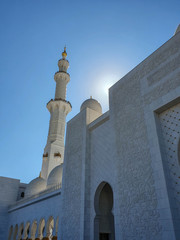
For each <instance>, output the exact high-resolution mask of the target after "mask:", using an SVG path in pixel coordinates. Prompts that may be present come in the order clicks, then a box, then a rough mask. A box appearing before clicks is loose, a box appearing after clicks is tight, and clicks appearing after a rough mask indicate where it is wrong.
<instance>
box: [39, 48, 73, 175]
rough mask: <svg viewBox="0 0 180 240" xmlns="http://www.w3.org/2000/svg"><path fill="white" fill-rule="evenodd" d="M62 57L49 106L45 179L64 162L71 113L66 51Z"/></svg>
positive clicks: (43, 173)
mask: <svg viewBox="0 0 180 240" xmlns="http://www.w3.org/2000/svg"><path fill="white" fill-rule="evenodd" d="M62 56H63V58H62V59H60V60H59V62H58V66H59V71H58V72H57V73H55V76H54V80H55V81H56V91H55V99H54V100H53V99H52V100H51V101H49V102H48V104H47V108H48V110H49V112H50V114H51V117H50V121H49V133H48V138H47V144H46V147H45V149H44V154H43V163H42V170H41V176H42V177H43V178H45V179H47V178H48V175H49V173H50V172H51V170H52V169H53V168H55V167H56V166H58V165H60V164H61V163H62V162H63V159H64V133H65V125H66V116H67V114H68V113H69V112H70V111H71V104H70V103H69V102H67V101H66V85H67V83H68V82H69V81H70V76H69V74H68V73H67V69H68V67H69V62H68V61H67V60H66V56H67V54H66V50H64V52H63V53H62Z"/></svg>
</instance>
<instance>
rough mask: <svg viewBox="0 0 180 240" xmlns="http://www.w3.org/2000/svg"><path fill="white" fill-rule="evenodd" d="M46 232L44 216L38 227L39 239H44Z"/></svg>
mask: <svg viewBox="0 0 180 240" xmlns="http://www.w3.org/2000/svg"><path fill="white" fill-rule="evenodd" d="M44 232H45V220H44V218H42V219H41V221H40V223H39V227H38V239H40V240H41V239H43V237H44Z"/></svg>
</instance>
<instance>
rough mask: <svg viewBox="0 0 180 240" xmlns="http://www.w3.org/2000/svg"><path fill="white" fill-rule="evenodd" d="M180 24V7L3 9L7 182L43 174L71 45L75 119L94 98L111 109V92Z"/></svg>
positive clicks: (21, 1) (2, 164)
mask: <svg viewBox="0 0 180 240" xmlns="http://www.w3.org/2000/svg"><path fill="white" fill-rule="evenodd" d="M179 23H180V1H179V0H174V1H173V0H171V1H170V0H169V1H166V0H164V1H161V0H158V1H157V0H151V1H145V0H142V1H140V0H139V1H138V0H131V1H129V0H126V1H121V0H117V1H115V0H114V1H113V0H111V1H107V0H99V1H98V0H96V1H95V0H94V1H93V0H91V1H74V0H73V1H68V0H67V1H61V0H52V1H50V0H49V1H47V0H29V1H28V0H18V1H17V0H11V1H8V0H2V1H1V2H0V33H1V34H0V81H1V82H0V109H1V112H0V175H1V176H7V177H12V178H18V179H21V181H22V182H29V181H30V180H32V179H33V178H35V177H37V176H38V175H39V172H40V170H41V164H42V154H43V149H44V147H45V144H46V140H47V134H48V127H49V118H50V116H49V112H48V110H47V109H46V103H47V102H48V101H49V100H50V99H51V98H54V92H55V81H54V80H53V77H54V73H55V72H56V71H57V70H58V67H57V61H58V59H59V58H60V57H61V52H62V50H63V47H64V45H65V44H66V46H67V52H68V57H67V58H68V60H69V62H70V68H69V73H70V75H71V81H70V83H69V84H68V87H67V100H69V101H70V102H71V103H72V106H73V109H72V112H71V113H70V114H69V115H68V117H67V120H69V119H71V118H72V117H73V116H74V115H75V114H77V113H78V112H79V108H80V105H81V103H82V102H83V101H84V100H85V99H86V98H89V96H90V95H92V96H93V97H94V98H96V99H97V100H98V101H99V102H100V103H101V104H102V107H103V111H104V112H105V111H107V110H108V96H107V92H106V88H107V86H110V85H111V84H112V83H114V82H116V81H118V80H119V79H120V78H121V77H122V76H123V75H125V74H126V73H127V72H128V71H130V70H131V69H132V68H133V67H135V66H136V65H137V64H138V63H140V62H141V61H142V60H143V59H144V58H146V57H147V56H148V55H149V54H151V53H152V52H153V51H155V50H156V49H157V48H158V47H160V46H161V45H162V44H163V43H164V42H166V41H167V40H168V39H169V38H171V37H172V35H173V34H174V32H175V29H176V27H177V25H178V24H179Z"/></svg>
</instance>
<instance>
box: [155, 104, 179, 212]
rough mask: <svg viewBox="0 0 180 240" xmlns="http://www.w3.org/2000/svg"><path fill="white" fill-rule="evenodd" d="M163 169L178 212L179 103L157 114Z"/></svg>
mask: <svg viewBox="0 0 180 240" xmlns="http://www.w3.org/2000/svg"><path fill="white" fill-rule="evenodd" d="M159 119H160V124H161V129H162V138H163V151H164V155H165V156H166V158H164V164H165V168H166V170H167V171H168V176H169V180H170V181H169V183H170V184H169V185H170V186H169V187H170V188H171V190H172V191H173V193H174V198H175V200H176V203H177V206H178V207H179V210H180V205H179V204H180V159H178V158H179V151H180V149H179V141H180V103H179V104H177V105H175V106H173V107H171V108H169V109H167V110H166V111H164V112H162V113H161V114H159Z"/></svg>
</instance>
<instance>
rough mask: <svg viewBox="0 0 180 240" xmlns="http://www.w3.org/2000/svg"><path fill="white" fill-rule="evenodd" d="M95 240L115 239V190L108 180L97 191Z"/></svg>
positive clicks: (95, 198)
mask: <svg viewBox="0 0 180 240" xmlns="http://www.w3.org/2000/svg"><path fill="white" fill-rule="evenodd" d="M94 208H95V212H96V216H95V218H94V240H114V239H115V237H114V216H113V213H112V208H113V191H112V188H111V186H110V185H109V184H108V183H107V182H102V183H101V184H100V185H99V186H98V188H97V190H96V193H95V197H94Z"/></svg>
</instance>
